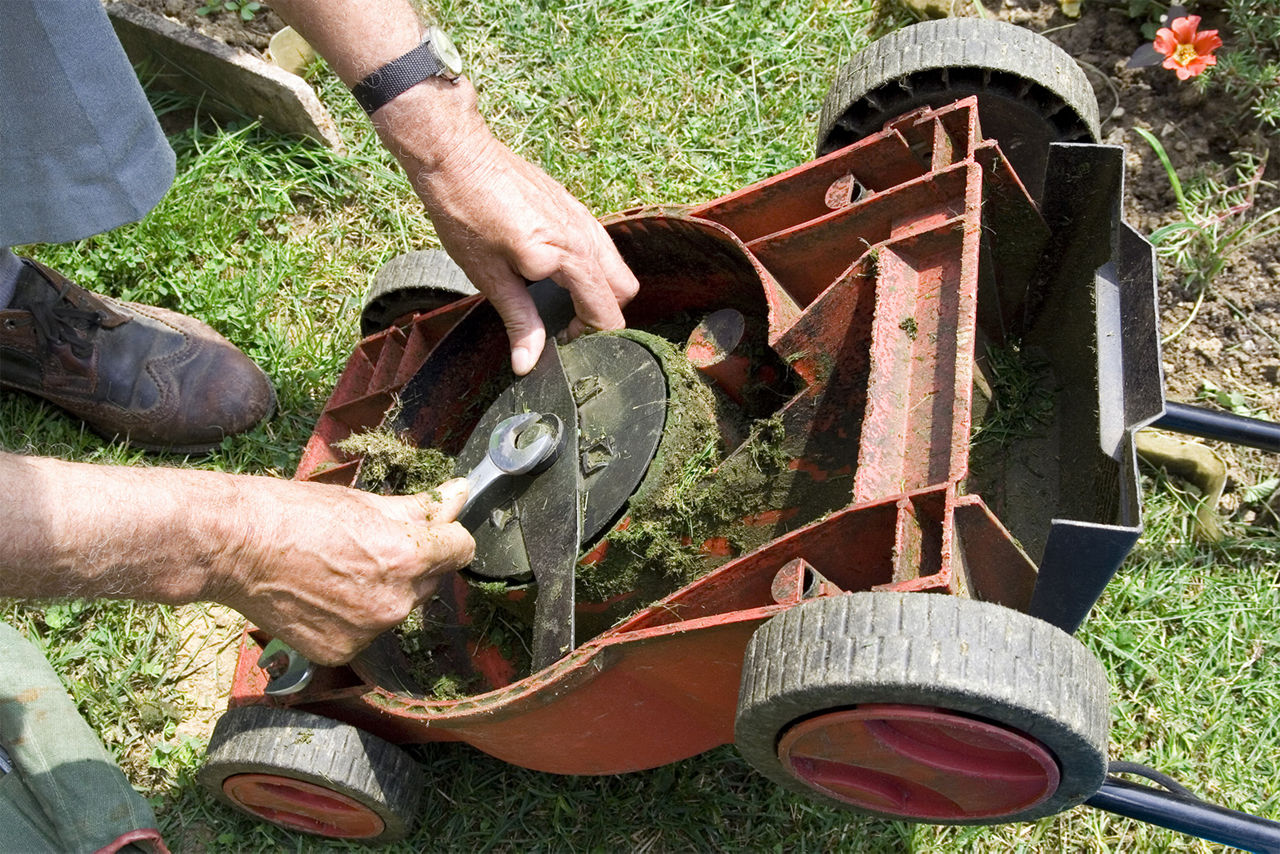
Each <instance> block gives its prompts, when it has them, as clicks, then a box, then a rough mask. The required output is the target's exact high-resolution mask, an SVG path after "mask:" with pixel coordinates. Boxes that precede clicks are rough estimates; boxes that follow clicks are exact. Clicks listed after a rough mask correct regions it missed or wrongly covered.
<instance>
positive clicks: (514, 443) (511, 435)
mask: <svg viewBox="0 0 1280 854" xmlns="http://www.w3.org/2000/svg"><path fill="white" fill-rule="evenodd" d="M561 429H562V426H561V422H560V419H559V418H558V417H556V416H555V415H552V414H550V413H548V414H546V415H542V414H540V413H537V412H521V413H519V414H517V415H512V416H511V417H509V418H504V419H503V420H502V421H500V422H498V425H497V426H496V427H494V428H493V432H492V433H490V434H489V451H488V453H486V454H485V455H484V459H482V460H481V461H480V462H479V463H478V464H477V465H476V467H475V468H473V469H472V470H471V471H470V472H469V473H468V474H467V500H466V503H465V504H463V505H462V509H461V510H459V511H458V518H462V516H463V515H464V514H465V513H466V512H467V511H468V510H469V509H471V505H472V504H474V503H475V500H476V499H477V498H479V497H480V495H481V494H482V493H483V492H484V491H485V490H487V489H488V488H489V487H491V486H493V485H494V484H495V483H497V482H498V480H499V479H501V478H502V477H505V476H507V475H519V474H536V473H537V472H539V471H542V470H544V469H546V468H547V466H549V465H551V464H552V463H553V462H555V460H556V457H557V456H559V453H560V433H561ZM527 433H536V435H534V437H533V439H532V440H527V441H525V442H524V444H523V445H521V444H520V440H521V439H524V437H525V434H527ZM258 666H259V667H261V668H262V669H263V670H265V671H267V675H268V676H269V677H270V679H269V680H268V682H267V687H266V688H265V689H264V690H265V692H266V693H267V694H270V695H272V696H282V695H284V694H296V693H297V692H299V691H301V690H302V689H303V688H306V687H307V685H309V684H310V683H311V677H312V675H313V674H314V672H315V667H314V666H313V665H312V664H311V662H310V661H307V659H306V658H304V657H303V656H302V655H300V654H299V653H298V652H297V650H295V649H293V648H292V647H290V646H289V645H288V644H286V643H285V642H284V641H282V640H280V639H279V638H276V639H274V640H272V641H271V643H269V644H267V646H266V648H265V649H264V650H263V651H262V655H261V656H259V657H258Z"/></svg>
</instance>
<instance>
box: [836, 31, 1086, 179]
mask: <svg viewBox="0 0 1280 854" xmlns="http://www.w3.org/2000/svg"><path fill="white" fill-rule="evenodd" d="M968 95H977V96H978V118H979V122H980V123H981V125H982V132H983V135H984V136H986V137H990V138H993V139H995V140H997V141H998V142H999V143H1000V149H1001V151H1003V152H1004V154H1005V156H1006V157H1007V158H1008V159H1009V162H1010V164H1012V166H1013V168H1014V170H1015V171H1016V172H1017V173H1018V177H1019V178H1021V179H1022V182H1023V184H1024V185H1025V186H1026V187H1027V190H1028V191H1029V192H1030V193H1031V195H1032V196H1033V197H1034V198H1039V197H1040V194H1041V190H1042V188H1043V184H1044V167H1045V161H1046V159H1047V157H1048V153H1049V144H1050V143H1053V142H1097V141H1098V139H1099V137H1100V128H1099V124H1098V101H1097V98H1095V97H1094V94H1093V88H1092V87H1091V86H1090V85H1089V81H1088V79H1087V78H1086V77H1085V75H1084V72H1083V71H1081V70H1080V67H1079V66H1078V65H1076V62H1075V60H1073V59H1072V58H1071V56H1070V55H1069V54H1068V53H1067V52H1066V51H1064V50H1062V48H1060V47H1058V46H1057V45H1055V44H1054V43H1053V42H1051V41H1049V40H1048V39H1046V38H1044V37H1043V36H1040V35H1038V34H1036V33H1033V32H1031V31H1030V30H1027V29H1024V28H1022V27H1019V26H1015V25H1013V24H1006V23H1003V22H1001V21H988V20H982V19H978V18H948V19H946V20H941V21H926V22H924V23H920V24H915V25H913V26H910V27H906V28H904V29H901V30H898V31H897V32H894V33H891V34H889V35H887V36H885V37H884V38H882V39H880V40H878V41H876V42H873V43H872V44H871V45H869V46H868V47H867V48H866V49H865V50H863V51H861V52H859V53H858V54H857V55H856V56H855V57H854V58H853V59H852V60H850V61H849V63H848V64H846V65H845V66H844V68H842V69H841V70H840V73H839V74H838V75H836V79H835V82H834V83H832V84H831V89H830V90H829V91H828V92H827V96H826V99H825V100H824V101H823V103H822V114H821V117H820V118H819V120H818V154H819V155H823V154H828V153H830V152H832V151H835V150H836V149H838V148H843V147H844V146H846V145H849V144H850V143H853V142H857V141H858V140H860V139H862V138H863V137H865V136H868V135H869V134H872V133H875V132H877V131H879V130H880V129H881V127H883V126H884V123H885V122H886V121H888V120H890V119H893V118H895V117H897V116H899V115H902V114H903V113H906V112H909V111H910V110H914V109H916V108H918V107H922V106H929V107H940V106H943V105H945V104H949V103H951V102H952V101H955V100H956V99H958V98H963V97H966V96H968Z"/></svg>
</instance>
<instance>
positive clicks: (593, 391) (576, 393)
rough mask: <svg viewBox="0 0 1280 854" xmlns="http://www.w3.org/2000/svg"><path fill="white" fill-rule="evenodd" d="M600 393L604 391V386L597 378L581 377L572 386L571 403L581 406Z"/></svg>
mask: <svg viewBox="0 0 1280 854" xmlns="http://www.w3.org/2000/svg"><path fill="white" fill-rule="evenodd" d="M602 391H604V384H603V383H601V382H600V378H599V377H597V376H594V375H593V376H586V377H583V378H582V379H580V380H577V381H575V382H574V384H573V402H574V403H576V404H577V405H578V406H582V404H584V403H586V402H587V401H588V400H590V399H591V398H593V397H595V396H596V395H597V394H599V393H600V392H602Z"/></svg>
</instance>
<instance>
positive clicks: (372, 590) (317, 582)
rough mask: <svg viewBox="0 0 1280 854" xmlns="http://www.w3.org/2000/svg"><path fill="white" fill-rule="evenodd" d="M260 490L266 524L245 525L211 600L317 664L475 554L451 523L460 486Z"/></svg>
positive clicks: (402, 611)
mask: <svg viewBox="0 0 1280 854" xmlns="http://www.w3.org/2000/svg"><path fill="white" fill-rule="evenodd" d="M264 486H265V484H264ZM266 491H267V492H269V493H270V495H264V496H262V497H263V498H266V499H269V502H268V503H269V504H270V505H273V507H272V509H267V508H266V507H264V508H263V509H264V511H265V512H267V513H268V514H271V515H272V516H273V517H274V518H272V519H270V520H269V521H268V520H263V521H264V522H266V524H255V525H252V526H251V532H250V533H249V535H248V536H247V537H246V538H245V539H244V543H243V546H242V547H241V548H240V549H239V552H240V554H239V556H238V558H237V559H236V561H235V564H236V566H237V569H236V572H235V573H234V574H233V576H232V581H231V583H230V584H227V585H225V587H224V589H223V590H222V591H219V592H215V593H214V598H216V599H217V600H218V601H221V602H223V603H224V604H227V605H230V606H231V607H233V608H235V609H236V610H237V611H239V612H240V613H242V614H244V615H245V616H246V617H248V618H249V620H250V621H252V622H253V623H255V624H256V625H258V626H260V627H261V628H263V629H265V630H267V631H268V632H270V633H271V635H272V636H273V637H279V638H280V639H281V640H283V641H285V642H286V643H288V644H289V645H290V646H292V647H293V648H294V649H296V650H297V651H298V652H300V653H302V654H303V655H305V656H306V657H307V658H309V659H311V660H312V661H315V662H317V663H319V664H330V665H332V664H341V663H343V662H346V661H348V660H350V659H351V658H352V656H354V655H355V654H356V653H357V652H359V651H360V650H361V649H363V648H364V647H366V646H368V645H369V643H370V642H371V641H373V639H374V638H375V637H377V636H378V635H379V634H381V633H382V632H384V631H386V630H387V629H390V628H392V627H394V626H396V625H397V624H399V623H400V622H401V621H402V620H403V619H404V618H405V617H406V616H408V615H409V612H410V611H412V610H413V608H415V607H416V606H417V605H418V604H419V603H420V602H422V601H424V600H425V599H427V598H428V597H430V596H431V594H432V593H434V592H435V589H436V587H437V585H438V584H439V583H440V578H441V576H442V575H443V574H445V573H448V572H452V571H453V570H456V569H458V568H460V567H463V566H466V565H467V564H468V563H470V562H471V558H472V555H473V553H474V551H475V543H474V541H473V540H472V539H471V535H470V534H468V533H467V531H466V529H465V528H463V527H462V526H461V525H459V524H458V523H457V522H454V521H453V520H454V517H455V516H457V514H458V511H459V510H460V509H461V508H462V504H463V502H464V501H465V500H466V497H467V489H466V481H465V480H451V481H449V482H448V483H445V484H443V485H442V486H441V487H440V488H439V489H438V490H433V491H432V492H428V493H420V494H418V495H404V496H382V495H373V494H371V493H366V492H360V491H357V490H350V489H344V488H342V487H334V486H325V485H322V484H306V483H295V482H289V481H281V482H274V484H273V486H272V487H271V488H270V489H268V490H266Z"/></svg>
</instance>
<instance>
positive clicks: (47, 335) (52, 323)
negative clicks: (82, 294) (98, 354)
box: [28, 284, 104, 359]
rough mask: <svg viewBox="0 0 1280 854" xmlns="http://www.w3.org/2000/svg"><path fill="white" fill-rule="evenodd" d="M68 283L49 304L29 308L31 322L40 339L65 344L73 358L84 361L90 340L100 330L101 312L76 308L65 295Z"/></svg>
mask: <svg viewBox="0 0 1280 854" xmlns="http://www.w3.org/2000/svg"><path fill="white" fill-rule="evenodd" d="M70 290H71V285H70V284H64V285H63V286H62V287H61V288H60V289H59V290H58V298H57V299H56V300H54V301H52V302H42V303H35V304H34V305H32V306H30V307H29V309H28V311H30V312H31V321H32V323H33V324H34V325H35V328H36V331H37V332H38V333H39V335H40V337H41V338H42V339H43V340H44V341H46V342H51V343H56V344H66V345H67V346H68V347H69V348H70V349H71V352H72V353H74V354H75V356H76V357H77V358H80V359H87V358H88V357H89V356H90V354H92V352H93V337H94V335H95V334H97V331H98V330H99V329H101V328H102V321H103V319H104V317H103V314H102V312H101V311H93V310H90V309H86V308H78V307H76V306H75V305H74V304H73V303H72V302H71V301H70V300H69V299H67V292H68V291H70Z"/></svg>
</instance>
